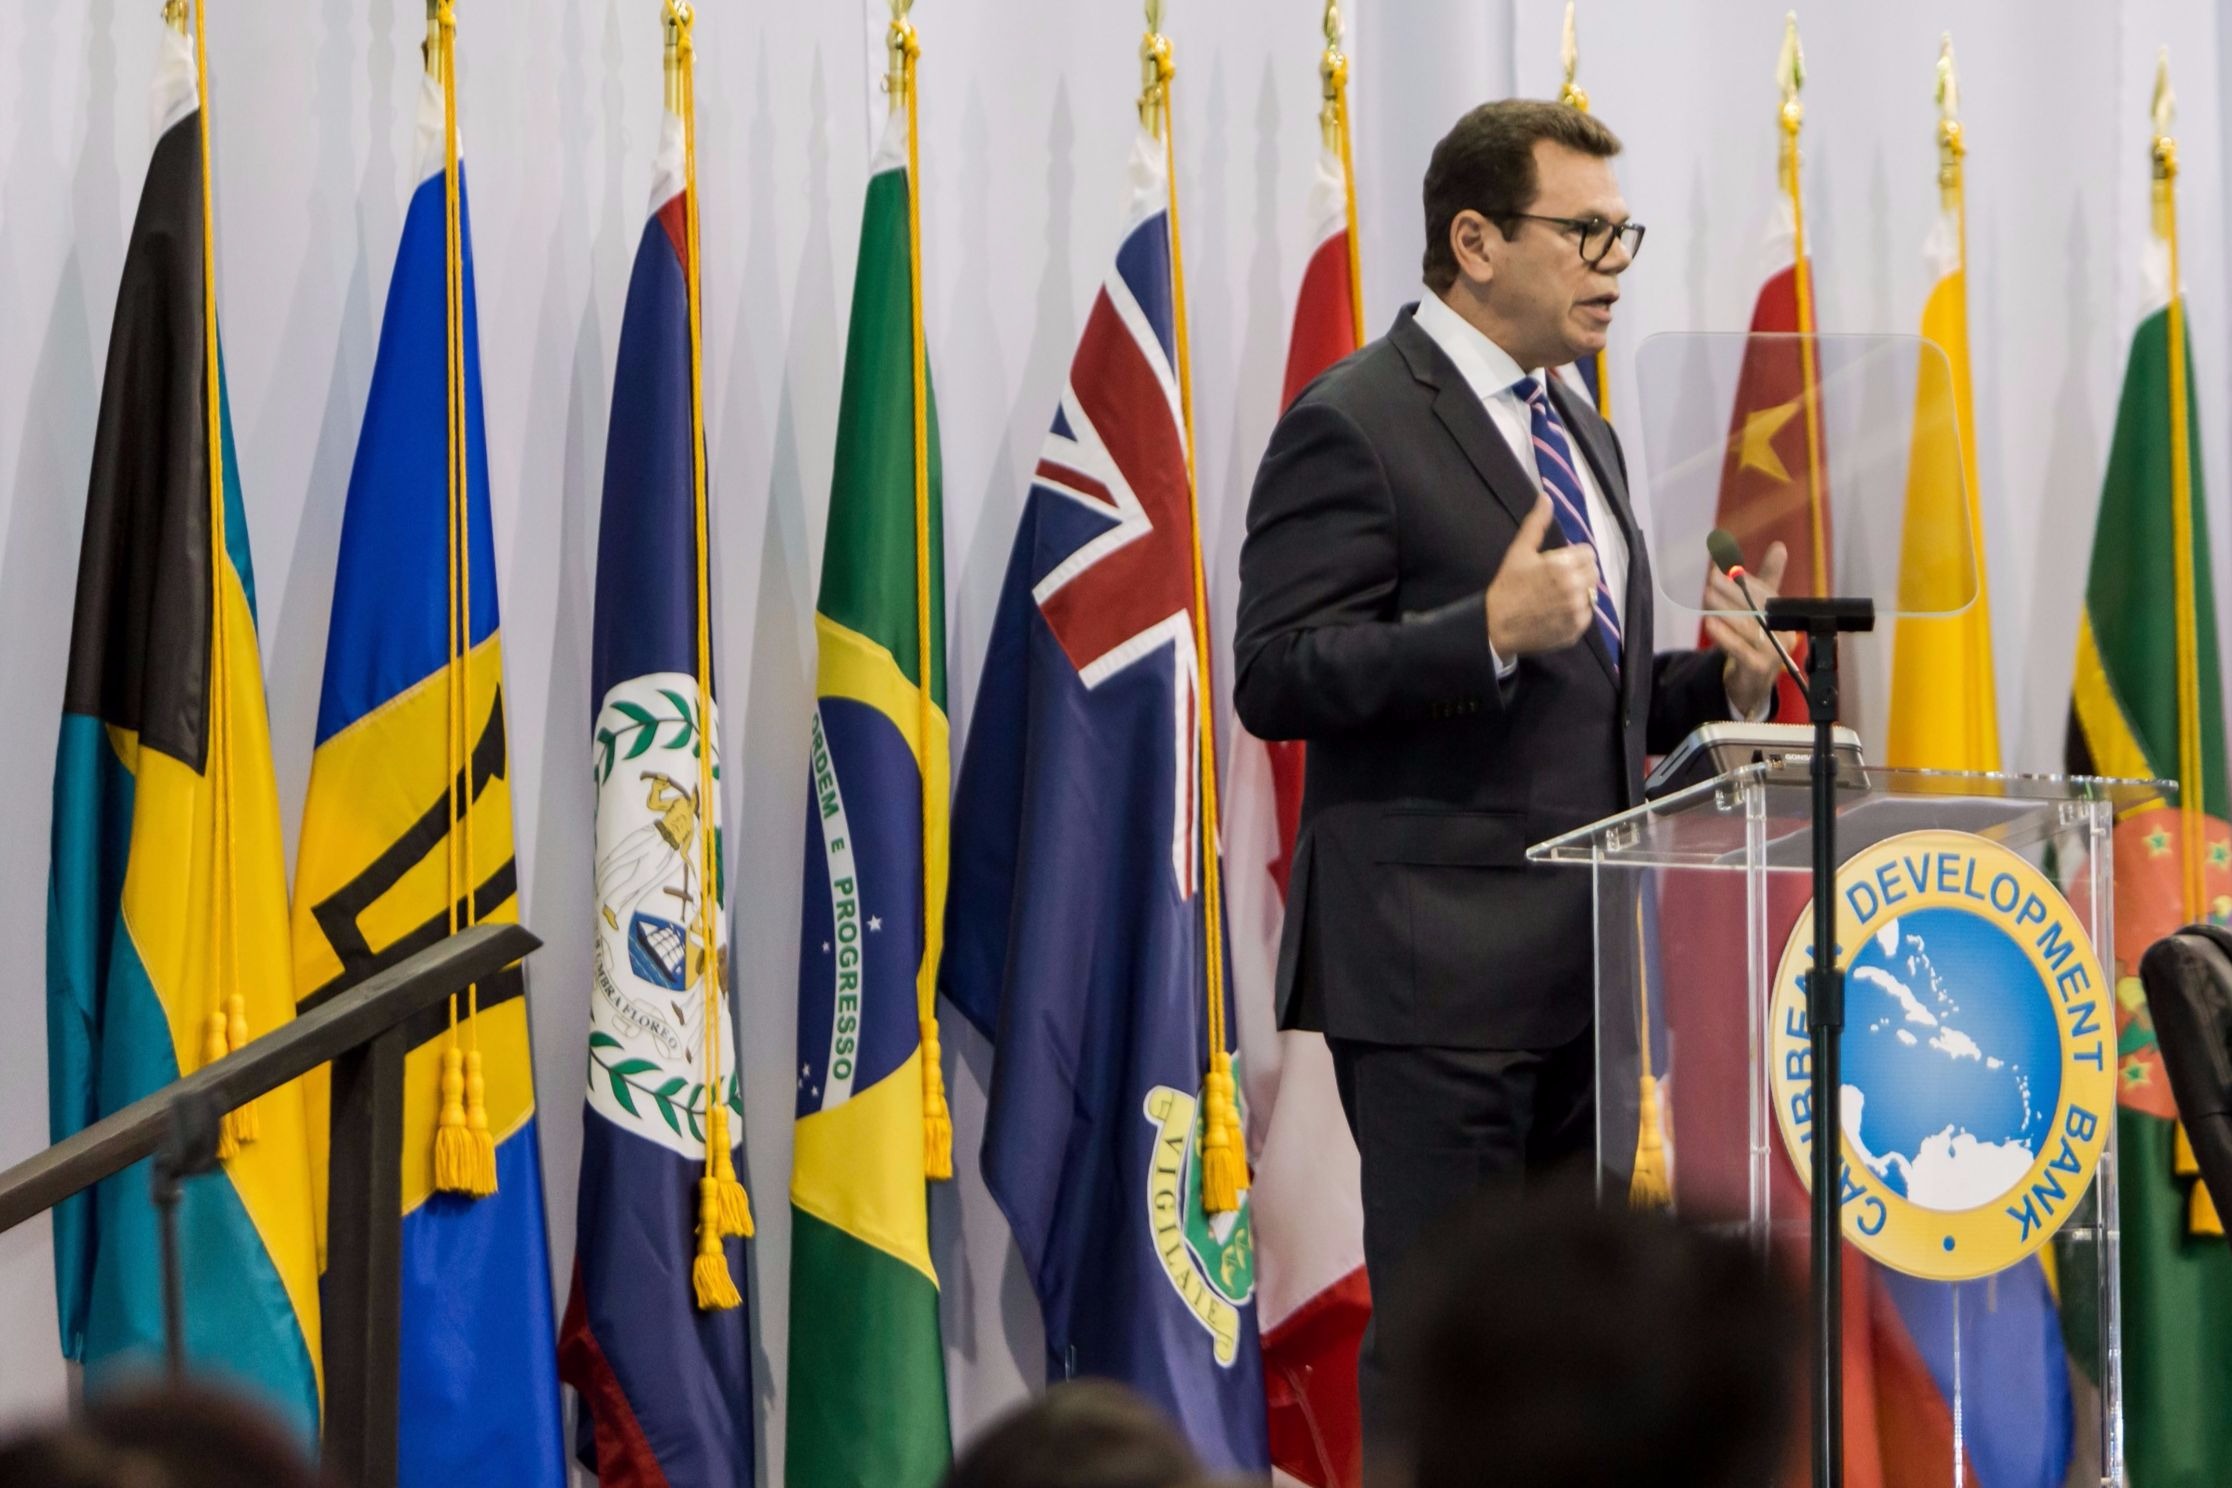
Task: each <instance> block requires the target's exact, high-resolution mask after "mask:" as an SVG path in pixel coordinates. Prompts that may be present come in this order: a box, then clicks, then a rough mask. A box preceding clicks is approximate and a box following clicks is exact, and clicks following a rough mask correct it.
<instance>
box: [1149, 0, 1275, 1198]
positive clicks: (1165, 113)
mask: <svg viewBox="0 0 2232 1488" xmlns="http://www.w3.org/2000/svg"><path fill="white" fill-rule="evenodd" d="M1146 5H1147V34H1146V35H1145V36H1144V37H1143V38H1142V39H1141V40H1140V43H1139V72H1140V91H1139V122H1140V124H1141V126H1142V127H1143V128H1145V129H1146V130H1147V132H1148V133H1149V134H1151V135H1154V136H1156V137H1157V138H1159V139H1160V140H1161V141H1162V147H1163V170H1164V175H1165V186H1166V190H1167V191H1168V196H1169V208H1170V281H1171V284H1170V288H1171V296H1170V300H1171V319H1172V321H1173V322H1174V325H1173V330H1174V332H1175V336H1174V339H1175V340H1176V342H1177V354H1178V403H1179V411H1180V414H1181V416H1182V417H1183V419H1184V421H1185V434H1186V498H1187V499H1186V506H1187V513H1188V515H1189V517H1190V518H1191V521H1192V526H1193V532H1192V545H1193V616H1192V626H1193V641H1194V669H1195V670H1194V676H1195V678H1196V685H1197V688H1198V698H1199V703H1198V706H1197V707H1196V709H1195V717H1194V730H1195V733H1196V735H1197V738H1198V745H1199V753H1198V755H1197V765H1196V767H1197V768H1198V769H1199V771H1200V772H1201V794H1200V797H1199V799H1200V803H1201V805H1200V812H1201V827H1200V832H1199V834H1198V836H1197V837H1196V839H1195V841H1196V847H1197V850H1198V851H1199V853H1200V855H1201V885H1202V892H1201V919H1202V962H1203V967H1204V970H1205V973H1206V974H1205V976H1204V978H1203V980H1204V981H1205V982H1206V984H1207V1002H1208V1035H1209V1069H1208V1073H1207V1075H1206V1077H1205V1078H1204V1080H1203V1082H1202V1123H1201V1125H1202V1134H1201V1204H1202V1208H1204V1209H1205V1210H1207V1211H1208V1212H1209V1213H1211V1214H1228V1213H1230V1212H1232V1211H1233V1210H1235V1209H1238V1208H1239V1207H1240V1195H1241V1194H1242V1193H1243V1192H1245V1191H1246V1190H1247V1188H1248V1185H1249V1178H1248V1154H1247V1146H1246V1142H1247V1137H1246V1133H1244V1132H1243V1131H1242V1130H1241V1128H1240V1104H1239V1094H1238V1090H1237V1088H1236V1087H1235V1085H1234V1084H1233V1076H1232V1050H1231V1049H1230V1048H1229V1047H1227V1045H1228V1039H1227V1034H1226V1028H1225V1006H1224V970H1225V967H1224V905H1223V900H1222V884H1221V882H1220V880H1219V874H1218V867H1219V864H1218V861H1217V854H1218V847H1217V730H1216V725H1215V722H1214V720H1213V717H1212V714H1211V711H1210V700H1211V699H1213V698H1214V697H1215V696H1216V692H1215V689H1214V688H1213V687H1212V686H1211V684H1210V671H1209V585H1208V578H1207V575H1206V573H1205V571H1204V569H1203V566H1202V561H1201V490H1200V485H1199V483H1198V481H1197V479H1196V477H1195V460H1194V417H1193V370H1192V360H1193V359H1192V355H1191V352H1190V349H1189V346H1188V342H1187V333H1186V260H1185V254H1184V251H1183V250H1182V248H1181V246H1180V241H1181V240H1180V236H1179V231H1178V138H1177V131H1176V129H1175V128H1174V127H1173V123H1172V118H1171V114H1172V110H1171V79H1172V78H1173V77H1174V76H1175V75H1176V72H1177V68H1176V66H1175V64H1174V63H1173V62H1172V60H1171V47H1170V38H1169V37H1167V36H1165V35H1163V32H1162V9H1163V7H1162V0H1146Z"/></svg>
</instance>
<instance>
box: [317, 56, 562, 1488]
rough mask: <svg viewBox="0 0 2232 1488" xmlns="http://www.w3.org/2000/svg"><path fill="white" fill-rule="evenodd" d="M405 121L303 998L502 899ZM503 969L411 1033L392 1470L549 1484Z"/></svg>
mask: <svg viewBox="0 0 2232 1488" xmlns="http://www.w3.org/2000/svg"><path fill="white" fill-rule="evenodd" d="M418 134H419V153H418V160H419V164H420V169H419V183H418V188H417V190H416V191H415V192H414V193H413V195H412V197H411V202H410V207H409V211H408V214H407V215H406V217H405V219H404V223H403V240H402V246H401V247H400V248H399V249H398V250H397V253H396V259H395V272H394V277H393V279H392V281H391V282H390V284H389V288H388V302H387V313H386V318H385V320H384V321H383V323H382V325H381V327H380V348H379V355H378V358H377V360H376V362H375V364H374V366H373V371H372V386H371V390H370V393H369V395H368V396H367V398H366V401H365V410H364V426H363V430H362V432H361V433H360V435H359V436H358V441H357V452H356V464H355V468H354V469H353V470H352V471H351V472H350V476H349V493H348V501H347V506H346V509H345V511H344V514H343V517H342V527H341V552H340V558H339V561H338V564H337V567H336V570H335V574H334V589H333V617H332V624H331V627H330V629H329V631H328V633H327V638H326V657H325V683H324V691H323V693H322V695H321V697H320V701H319V707H318V733H317V752H316V754H315V755H314V756H313V757H312V761H311V767H310V791H309V799H308V802H307V804H306V805H305V806H304V808H303V818H302V843H301V848H300V852H299V855H298V861H297V863H296V869H295V898H294V952H295V976H294V985H295V990H296V995H297V997H298V998H299V999H300V1000H301V1002H302V1003H303V1004H304V1005H305V1006H308V1005H311V1004H313V1003H315V1002H316V1001H318V1000H320V999H322V998H325V997H328V996H331V995H332V994H333V993H334V992H336V991H338V990H340V989H342V988H344V987H348V986H351V985H353V984H355V983H357V982H360V981H362V980H363V979H364V978H365V977H367V976H370V975H371V974H373V973H374V972H376V971H378V970H380V969H382V968H383V967H386V966H388V965H391V964H393V963H394V962H396V961H398V960H401V959H402V958H404V957H406V956H408V955H410V954H411V953H412V952H414V951H417V950H420V949H422V948H424V947H425V946H428V945H431V944H433V943H434V942H436V941H439V940H441V939H442V938H443V937H444V936H446V935H448V934H449V933H451V931H452V930H453V929H455V928H457V927H458V926H459V925H460V924H463V923H470V922H480V921H492V920H513V919H516V918H517V916H518V883H519V875H518V865H517V863H516V861H515V860H514V857H513V849H512V815H511V813H512V804H511V782H510V773H511V772H510V755H509V752H508V745H507V742H506V738H505V730H504V700H503V655H502V643H501V640H500V636H499V632H498V628H497V606H496V561H495V545H494V543H493V541H492V540H491V539H492V534H491V532H490V529H489V502H488V453H487V445H486V440H485V436H484V434H483V431H482V423H481V397H480V345H479V337H478V335H477V334H476V331H475V325H476V313H477V312H476V308H475V299H474V282H473V271H472V263H473V257H472V233H471V230H470V214H469V213H468V212H467V211H466V210H465V182H464V177H463V174H462V166H460V168H459V172H458V174H457V175H456V177H455V182H456V204H457V210H456V217H455V237H456V245H457V246H456V261H457V264H458V269H459V272H458V274H457V276H456V280H455V288H456V291H457V309H456V313H455V314H454V315H453V313H452V308H451V292H452V276H451V272H450V255H449V253H448V252H447V251H445V250H446V245H447V243H448V241H449V239H450V236H451V226H450V222H451V215H450V211H449V206H448V199H449V193H448V190H447V182H448V178H449V172H448V170H447V167H446V156H447V151H446V149H445V128H444V102H443V90H442V88H441V87H440V86H439V84H437V83H436V81H435V80H434V79H432V78H428V79H427V80H426V82H425V85H424V88H423V92H422V96H421V100H420V107H419V129H418ZM453 378H455V379H458V380H459V381H460V382H461V384H462V386H461V390H460V391H461V397H460V398H458V399H457V401H458V402H461V404H462V407H461V408H457V407H455V406H454V405H453V399H452V389H453V381H452V379H453ZM457 414H461V415H462V417H461V418H459V419H458V429H457V432H456V433H455V434H453V433H452V429H451V421H452V417H453V416H454V415H457ZM453 450H454V451H457V452H458V453H459V458H460V464H461V469H458V470H456V471H454V472H452V471H451V468H450V467H451V457H452V452H453ZM453 474H455V475H461V476H462V480H461V481H460V482H458V483H457V485H456V490H457V491H458V492H459V494H460V498H461V499H457V500H453V499H452V498H451V495H450V494H449V492H450V490H451V488H452V475H453ZM460 620H462V621H463V624H462V625H460V624H459V623H458V622H459V621H460ZM525 990H526V983H525V979H524V977H523V975H522V973H521V971H520V969H519V968H518V967H516V966H515V967H512V968H510V969H508V970H506V971H505V972H503V973H502V974H501V975H499V976H496V977H492V978H490V979H489V980H487V981H484V982H482V983H481V984H480V985H479V987H478V988H477V990H476V992H475V993H474V995H473V996H471V997H468V998H460V999H457V1000H456V1003H454V1004H453V1006H452V1008H451V1009H450V1010H448V1011H446V1012H445V1011H444V1010H443V1009H439V1008H437V1009H435V1010H434V1011H433V1013H432V1015H431V1016H430V1017H429V1018H427V1019H426V1020H424V1021H422V1022H420V1023H417V1024H414V1025H413V1026H412V1027H411V1030H410V1044H411V1048H410V1053H409V1055H408V1056H407V1058H406V1063H405V1071H404V1080H405V1085H404V1109H403V1257H402V1270H403V1276H402V1340H401V1346H402V1378H401V1404H400V1409H401V1461H402V1467H401V1472H400V1475H399V1481H400V1482H402V1483H403V1484H406V1485H411V1488H449V1485H451V1484H455V1483H467V1482H470V1483H476V1484H496V1483H502V1484H534V1485H551V1488H556V1485H560V1484H563V1483H564V1481H565V1474H566V1470H565V1461H564V1452H563V1448H562V1443H561V1432H560V1426H559V1405H558V1375H557V1355H556V1343H555V1329H554V1326H553V1319H552V1316H551V1302H550V1261H549V1249H548V1241H547V1238H546V1236H545V1233H544V1227H543V1226H544V1221H543V1187H542V1160H541V1157H540V1154H539V1152H538V1151H537V1148H536V1137H535V1097H534V1082H533V1077H532V1071H531V1069H530V1066H529V1041H528V1025H527V1003H526V998H525V996H524V993H525ZM453 1049H454V1050H458V1051H459V1052H460V1053H461V1054H462V1055H463V1056H465V1059H463V1060H461V1061H460V1063H464V1062H465V1061H466V1060H470V1056H472V1055H474V1054H477V1055H478V1056H479V1057H478V1059H477V1060H471V1063H475V1064H477V1065H478V1079H477V1080H475V1079H473V1077H472V1076H471V1075H470V1074H468V1075H467V1076H466V1078H465V1079H464V1080H463V1081H460V1082H459V1083H460V1084H462V1085H463V1086H464V1087H465V1088H464V1089H463V1090H462V1091H460V1090H458V1089H456V1088H454V1087H452V1086H450V1083H449V1080H448V1079H447V1078H446V1077H448V1076H451V1075H452V1074H453V1073H454V1072H455V1067H454V1066H451V1065H450V1059H449V1056H450V1054H451V1052H452V1050H453ZM476 1084H477V1085H478V1086H479V1088H478V1089H477V1090H476V1089H474V1088H472V1087H473V1086H474V1085H476ZM460 1097H461V1099H460ZM321 1104H322V1102H321ZM459 1104H462V1105H463V1106H464V1108H465V1109H464V1110H463V1111H462V1112H458V1113H453V1112H452V1111H449V1110H444V1109H443V1108H444V1107H445V1106H453V1105H459ZM465 1120H470V1122H471V1123H472V1124H471V1130H472V1132H474V1133H479V1132H481V1131H485V1132H486V1134H487V1138H488V1146H487V1148H486V1149H484V1150H483V1153H482V1156H481V1160H480V1162H479V1163H477V1164H468V1165H467V1169H468V1171H467V1175H466V1178H465V1179H464V1181H463V1183H462V1184H461V1185H460V1186H461V1187H463V1188H464V1189H465V1190H466V1191H452V1182H453V1179H452V1176H451V1175H450V1174H448V1173H445V1171H444V1169H445V1168H447V1167H448V1166H449V1164H448V1162H447V1161H446V1158H447V1154H446V1153H445V1154H438V1153H437V1133H438V1131H439V1132H447V1133H452V1134H458V1133H462V1132H463V1131H464V1130H465V1127H464V1125H463V1121H465ZM442 1140H444V1141H446V1140H447V1138H443V1139H442ZM438 1156H439V1157H441V1158H442V1159H444V1160H438ZM490 1159H492V1162H491V1161H490ZM319 1169H320V1172H321V1174H322V1171H323V1162H322V1157H321V1161H320V1163H319ZM438 1179H440V1180H442V1181H441V1182H440V1183H438V1181H437V1180H438ZM438 1188H439V1189H440V1190H441V1191H438Z"/></svg>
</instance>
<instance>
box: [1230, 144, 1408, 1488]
mask: <svg viewBox="0 0 2232 1488" xmlns="http://www.w3.org/2000/svg"><path fill="white" fill-rule="evenodd" d="M1309 223H1310V229H1311V242H1312V243H1313V244H1314V247H1313V248H1312V249H1311V252H1310V255H1309V258H1308V260H1307V261H1306V262H1305V264H1304V267H1303V270H1302V286H1301V290H1300V292H1299V293H1298V294H1297V296H1296V298H1295V306H1294V328H1293V332H1292V334H1291V336H1290V337H1289V339H1288V342H1287V363H1286V384H1285V388H1284V390H1283V392H1282V395H1281V399H1282V402H1281V406H1282V407H1283V406H1286V405H1288V404H1291V403H1292V402H1293V401H1294V399H1295V396H1296V395H1297V394H1299V393H1300V392H1301V391H1302V389H1303V388H1304V387H1306V386H1308V385H1309V384H1310V382H1311V381H1312V380H1313V379H1315V378H1316V377H1317V375H1318V374H1319V373H1320V372H1323V371H1324V370H1325V369H1326V368H1327V367H1329V366H1331V365H1332V364H1333V363H1335V362H1337V361H1339V360H1340V359H1341V358H1342V357H1345V356H1347V355H1348V354H1349V353H1350V352H1352V351H1354V350H1356V347H1357V341H1358V332H1359V329H1360V328H1359V325H1358V314H1357V300H1356V297H1355V295H1354V293H1353V286H1354V279H1353V278H1352V275H1353V272H1354V260H1353V257H1352V243H1351V239H1350V237H1349V193H1348V173H1347V171H1346V170H1345V169H1344V168H1343V165H1342V159H1341V155H1340V153H1339V150H1338V148H1337V147H1336V145H1335V144H1334V143H1333V142H1328V144H1327V146H1326V148H1324V149H1323V150H1321V151H1320V152H1319V155H1318V169H1317V174H1316V176H1315V178H1314V179H1313V181H1312V183H1311V188H1310V197H1309ZM1231 738H1232V741H1233V752H1232V755H1233V759H1232V792H1231V797H1230V801H1229V804H1228V806H1227V808H1226V818H1225V822H1226V840H1227V843H1228V849H1227V850H1228V853H1229V854H1230V856H1231V857H1232V858H1233V859H1234V860H1235V861H1236V862H1237V863H1238V864H1239V865H1240V866H1239V869H1238V871H1237V872H1236V873H1234V874H1233V876H1232V879H1231V882H1230V886H1229V887H1230V904H1231V915H1232V927H1233V929H1232V935H1233V946H1232V965H1233V983H1234V987H1235V992H1234V998H1235V1002H1236V1004H1237V1006H1238V1008H1239V1010H1240V1017H1239V1020H1238V1027H1239V1031H1240V1051H1241V1067H1242V1068H1243V1069H1244V1070H1245V1071H1246V1073H1247V1087H1248V1090H1247V1093H1248V1106H1249V1114H1250V1116H1251V1117H1252V1118H1253V1119H1252V1122H1251V1125H1252V1127H1253V1132H1252V1137H1253V1140H1252V1141H1251V1142H1250V1144H1249V1145H1250V1149H1251V1151H1252V1153H1253V1157H1254V1164H1255V1187H1254V1189H1253V1190H1252V1192H1251V1194H1250V1219H1251V1223H1252V1224H1253V1226H1254V1230H1255V1243H1256V1263H1257V1273H1258V1275H1257V1280H1258V1284H1259V1286H1260V1294H1259V1296H1258V1298H1257V1321H1258V1324H1259V1325H1260V1327H1261V1328H1262V1332H1263V1383H1264V1389H1265V1392H1266V1395H1267V1400H1266V1405H1267V1408H1268V1412H1269V1433H1270V1435H1269V1442H1270V1450H1271V1463H1272V1466H1273V1467H1274V1468H1275V1469H1277V1470H1278V1471H1279V1472H1280V1473H1282V1474H1284V1475H1285V1478H1287V1479H1291V1480H1293V1481H1295V1482H1299V1483H1305V1484H1309V1485H1311V1488H1356V1485H1357V1483H1359V1482H1360V1481H1361V1478H1362V1473H1363V1455H1364V1439H1363V1427H1362V1422H1361V1420H1360V1418H1359V1416H1358V1409H1357V1396H1356V1360H1357V1350H1358V1348H1359V1346H1360V1345H1361V1343H1362V1341H1363V1336H1364V1328H1365V1325H1366V1324H1367V1323H1368V1322H1369V1321H1370V1320H1371V1315H1372V1292H1371V1287H1370V1285H1369V1284H1368V1283H1367V1282H1366V1280H1365V1276H1364V1204H1363V1197H1362V1195H1361V1193H1360V1192H1359V1189H1358V1186H1357V1185H1358V1176H1357V1167H1358V1163H1357V1155H1356V1140H1355V1138H1353V1137H1352V1136H1350V1135H1349V1129H1348V1123H1347V1121H1346V1120H1345V1119H1344V1118H1343V1116H1342V1114H1341V1098H1340V1091H1339V1089H1338V1088H1337V1087H1336V1085H1335V1082H1334V1078H1333V1056H1332V1053H1331V1051H1329V1050H1328V1049H1327V1048H1326V1045H1325V1038H1324V1035H1322V1034H1318V1033H1312V1032H1304V1031H1301V1030H1287V1031H1284V1032H1282V1031H1281V1030H1280V1029H1279V1027H1278V1018H1277V1011H1276V1007H1275V1000H1276V999H1275V990H1276V988H1275V982H1276V975H1275V973H1276V968H1277V966H1278V960H1279V933H1280V926H1281V923H1282V921H1283V920H1284V918H1285V908H1286V886H1287V875H1288V870H1289V868H1290V866H1291V865H1292V863H1293V861H1294V838H1295V829H1296V823H1297V820H1298V818H1299V816H1300V812H1301V806H1302V764H1303V746H1302V744H1301V743H1299V742H1298V741H1281V742H1276V743H1267V742H1265V741H1263V740H1260V739H1257V738H1255V737H1253V736H1252V735H1250V734H1249V733H1248V732H1247V731H1246V730H1245V729H1243V728H1241V727H1239V726H1238V725H1237V724H1235V725H1234V726H1233V729H1232V733H1231Z"/></svg>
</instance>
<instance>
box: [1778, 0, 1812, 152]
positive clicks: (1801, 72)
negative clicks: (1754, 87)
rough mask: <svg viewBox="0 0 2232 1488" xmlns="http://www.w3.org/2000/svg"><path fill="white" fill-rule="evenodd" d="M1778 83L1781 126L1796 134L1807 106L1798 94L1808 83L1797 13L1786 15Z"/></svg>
mask: <svg viewBox="0 0 2232 1488" xmlns="http://www.w3.org/2000/svg"><path fill="white" fill-rule="evenodd" d="M1775 85H1776V86H1777V87H1778V88H1780V89H1782V127H1783V132H1784V133H1785V134H1790V135H1796V134H1797V133H1798V126H1799V125H1800V124H1802V123H1804V122H1805V118H1806V109H1805V105H1804V104H1802V103H1800V102H1799V101H1798V94H1799V93H1800V91H1802V90H1803V89H1804V88H1805V86H1806V49H1805V48H1804V47H1803V46H1801V45H1799V42H1798V12H1797V11H1795V10H1794V11H1791V12H1790V13H1789V14H1788V15H1786V16H1784V17H1783V41H1782V52H1781V53H1780V54H1779V55H1778V56H1777V57H1776V58H1775Z"/></svg>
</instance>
